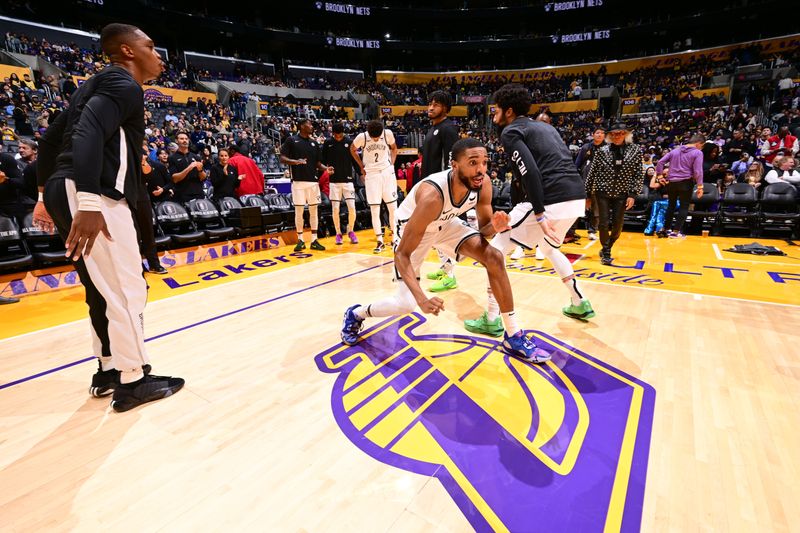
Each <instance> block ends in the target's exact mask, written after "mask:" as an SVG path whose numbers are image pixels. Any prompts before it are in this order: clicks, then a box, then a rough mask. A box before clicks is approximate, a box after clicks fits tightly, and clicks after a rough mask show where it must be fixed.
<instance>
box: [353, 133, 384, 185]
mask: <svg viewBox="0 0 800 533" xmlns="http://www.w3.org/2000/svg"><path fill="white" fill-rule="evenodd" d="M392 144H394V134H393V133H392V131H391V130H387V129H385V128H384V130H383V133H381V136H380V137H378V140H377V141H374V140H372V138H371V137H370V136H369V134H368V133H367V132H364V133H359V134H358V135H356V138H355V139H353V145H354V146H355V147H356V148H358V149H361V150H362V152H361V160H362V161H363V162H364V170H366V171H367V173H369V174H372V173H374V172H382V171H383V170H386V169H387V168H388V167H390V166H392V159H391V150H390V149H389V146H390V145H392Z"/></svg>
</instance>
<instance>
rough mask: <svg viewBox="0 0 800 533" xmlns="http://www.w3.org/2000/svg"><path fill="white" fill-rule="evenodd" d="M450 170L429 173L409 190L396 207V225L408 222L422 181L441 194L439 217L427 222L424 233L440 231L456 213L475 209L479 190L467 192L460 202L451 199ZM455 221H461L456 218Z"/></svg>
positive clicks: (415, 205)
mask: <svg viewBox="0 0 800 533" xmlns="http://www.w3.org/2000/svg"><path fill="white" fill-rule="evenodd" d="M452 173H453V171H452V170H444V171H442V172H437V173H436V174H431V175H430V176H428V177H427V178H425V179H423V180H422V181H420V182H419V183H417V184H416V185H414V188H412V189H411V192H410V193H408V196H406V198H405V200H403V203H401V204H400V207H398V208H397V224H398V226H400V227H402V226H403V224H404V223H406V222H408V220H409V219H410V218H411V214H412V213H413V212H414V209H416V207H417V199H416V196H417V192H418V191H419V186H420V185H421V184H423V183H429V184H431V185H433V186H434V187H436V188H437V189H438V190H439V192H440V193H441V195H442V200H443V202H442V212H441V213H440V214H439V217H438V218H437V219H436V220H434V221H433V222H431V223H430V224H428V227H427V228H425V233H429V232H434V231H440V230H441V229H442V228H443V227H444V226H445V225H446V224H447V223H448V222H450V221H452V220H453V219H454V218H456V217H457V216H458V215H461V214H463V213H466V212H467V211H469V210H470V209H475V206H476V205H477V204H478V197H479V195H480V191H479V190H478V191H469V193H468V194H467V195H466V196H465V197H464V199H463V200H462V202H461V203H460V204H456V203H455V202H454V199H453V190H452V186H451V185H452V180H453V176H452ZM456 222H459V223H460V222H461V221H460V220H457V221H456Z"/></svg>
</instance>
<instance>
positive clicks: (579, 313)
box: [561, 300, 595, 320]
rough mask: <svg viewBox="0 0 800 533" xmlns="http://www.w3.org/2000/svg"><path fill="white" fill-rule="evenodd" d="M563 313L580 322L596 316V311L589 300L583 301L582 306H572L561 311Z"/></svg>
mask: <svg viewBox="0 0 800 533" xmlns="http://www.w3.org/2000/svg"><path fill="white" fill-rule="evenodd" d="M561 312H562V313H564V314H565V315H566V316H568V317H570V318H577V319H578V320H586V319H589V318H593V317H594V316H595V312H594V309H592V304H591V303H589V300H582V301H581V304H580V305H572V304H569V305H568V306H566V307H564V308H563V309H561Z"/></svg>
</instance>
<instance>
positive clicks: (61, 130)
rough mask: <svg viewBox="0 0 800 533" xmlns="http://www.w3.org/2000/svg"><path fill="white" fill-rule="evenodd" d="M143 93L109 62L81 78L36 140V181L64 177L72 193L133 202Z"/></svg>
mask: <svg viewBox="0 0 800 533" xmlns="http://www.w3.org/2000/svg"><path fill="white" fill-rule="evenodd" d="M143 97H144V93H143V91H142V87H141V86H140V85H139V84H138V83H137V82H136V80H134V79H133V77H132V76H131V75H130V73H128V71H127V70H125V69H123V68H121V67H117V66H111V67H107V68H105V69H103V70H102V71H100V72H98V73H97V74H95V75H94V76H92V77H91V78H89V79H88V80H86V81H85V82H84V83H83V84H82V85H81V86H80V87H79V88H78V90H77V91H75V93H74V94H73V95H72V99H71V100H70V106H69V109H67V110H66V111H64V112H62V113H61V114H60V115H59V116H58V118H57V119H56V120H55V122H53V124H51V125H50V127H49V128H48V129H47V132H46V133H45V134H44V136H43V137H42V140H41V142H40V143H39V158H38V168H37V174H38V176H37V177H38V180H37V181H38V184H39V186H44V184H45V183H46V182H47V180H48V179H50V178H51V177H55V178H69V179H72V180H74V181H75V188H76V189H77V191H78V192H88V193H93V194H100V195H102V196H105V197H107V198H111V199H113V200H120V199H122V198H125V199H126V200H127V201H128V205H129V206H130V207H131V208H135V207H136V202H137V198H138V196H139V189H140V188H141V187H143V183H144V181H143V179H142V165H141V159H142V156H141V153H142V141H143V140H144V103H143V102H144V98H143Z"/></svg>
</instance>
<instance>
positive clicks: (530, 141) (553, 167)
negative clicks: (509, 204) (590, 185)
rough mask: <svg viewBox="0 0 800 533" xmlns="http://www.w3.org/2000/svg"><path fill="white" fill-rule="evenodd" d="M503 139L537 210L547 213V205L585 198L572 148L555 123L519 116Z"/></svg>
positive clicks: (513, 167)
mask: <svg viewBox="0 0 800 533" xmlns="http://www.w3.org/2000/svg"><path fill="white" fill-rule="evenodd" d="M500 141H501V142H502V143H503V148H504V149H505V151H506V153H507V154H508V155H509V156H510V157H511V161H512V165H511V167H512V169H513V172H514V179H516V180H519V182H520V184H521V185H522V190H523V191H524V192H525V197H526V199H527V201H529V202H530V203H531V205H532V206H533V210H534V212H535V213H541V212H543V211H544V206H545V205H551V204H557V203H560V202H566V201H569V200H582V199H584V198H585V196H586V193H585V191H584V186H583V180H582V179H581V176H580V174H578V170H577V169H576V168H575V164H574V163H573V161H572V155H571V154H570V152H569V148H567V145H566V144H564V140H563V139H562V138H561V135H559V133H558V131H557V130H556V129H555V128H554V127H553V126H551V125H550V124H546V123H544V122H539V121H535V120H532V119H530V118H528V117H517V118H516V119H515V120H514V122H512V123H511V124H509V125H508V126H506V127H505V128H503V133H502V134H501V135H500Z"/></svg>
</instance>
